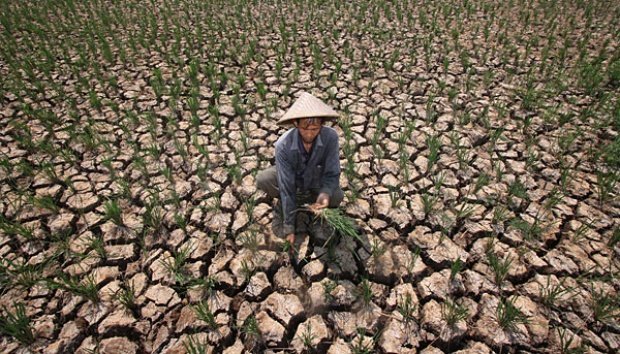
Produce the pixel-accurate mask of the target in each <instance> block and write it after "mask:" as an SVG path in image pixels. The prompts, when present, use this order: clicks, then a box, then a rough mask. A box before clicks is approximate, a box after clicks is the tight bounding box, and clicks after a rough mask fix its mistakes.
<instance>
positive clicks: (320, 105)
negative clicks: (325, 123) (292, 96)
mask: <svg viewBox="0 0 620 354" xmlns="http://www.w3.org/2000/svg"><path fill="white" fill-rule="evenodd" d="M298 118H323V119H331V118H338V113H336V111H334V110H333V109H332V108H331V107H330V106H328V105H327V104H325V103H324V102H323V101H321V100H320V99H318V98H316V97H314V96H312V95H311V94H309V93H307V92H302V94H301V96H299V98H298V99H297V101H295V103H293V105H292V106H291V108H289V109H288V111H286V113H284V115H283V116H282V118H280V120H279V121H278V123H277V124H278V125H283V124H286V123H292V122H293V120H295V119H298Z"/></svg>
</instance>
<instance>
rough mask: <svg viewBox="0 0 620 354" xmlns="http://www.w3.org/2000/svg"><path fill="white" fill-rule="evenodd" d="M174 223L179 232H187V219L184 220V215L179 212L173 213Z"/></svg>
mask: <svg viewBox="0 0 620 354" xmlns="http://www.w3.org/2000/svg"><path fill="white" fill-rule="evenodd" d="M174 222H175V223H176V225H177V226H178V227H179V228H180V229H181V230H183V231H185V232H187V219H186V218H185V215H183V214H181V213H179V211H175V212H174Z"/></svg>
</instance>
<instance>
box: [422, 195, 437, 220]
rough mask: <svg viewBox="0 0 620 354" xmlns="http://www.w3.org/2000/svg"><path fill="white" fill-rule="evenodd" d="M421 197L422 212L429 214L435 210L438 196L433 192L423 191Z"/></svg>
mask: <svg viewBox="0 0 620 354" xmlns="http://www.w3.org/2000/svg"><path fill="white" fill-rule="evenodd" d="M421 198H422V206H423V208H424V214H426V215H430V214H431V213H433V212H434V211H435V208H436V205H437V202H439V198H440V197H439V196H438V195H435V194H430V193H429V192H424V193H422V195H421Z"/></svg>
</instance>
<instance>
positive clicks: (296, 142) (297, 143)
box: [290, 128, 323, 155]
mask: <svg viewBox="0 0 620 354" xmlns="http://www.w3.org/2000/svg"><path fill="white" fill-rule="evenodd" d="M294 129H295V130H294V131H292V132H291V133H293V143H292V144H291V146H290V150H300V149H301V151H302V153H304V152H305V151H306V149H305V148H304V144H303V142H302V140H301V139H300V138H299V129H297V128H294ZM321 135H323V129H321V131H320V132H319V135H317V136H316V139H314V142H313V143H312V148H311V149H310V152H312V150H314V148H315V147H316V146H323V139H321ZM308 155H310V154H308Z"/></svg>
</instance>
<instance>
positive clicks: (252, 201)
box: [243, 195, 257, 223]
mask: <svg viewBox="0 0 620 354" xmlns="http://www.w3.org/2000/svg"><path fill="white" fill-rule="evenodd" d="M256 203H257V200H256V196H254V195H252V196H250V197H249V198H247V199H245V200H244V201H243V207H244V209H245V214H246V215H247V216H248V222H249V223H252V222H253V221H254V209H255V208H256Z"/></svg>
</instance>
